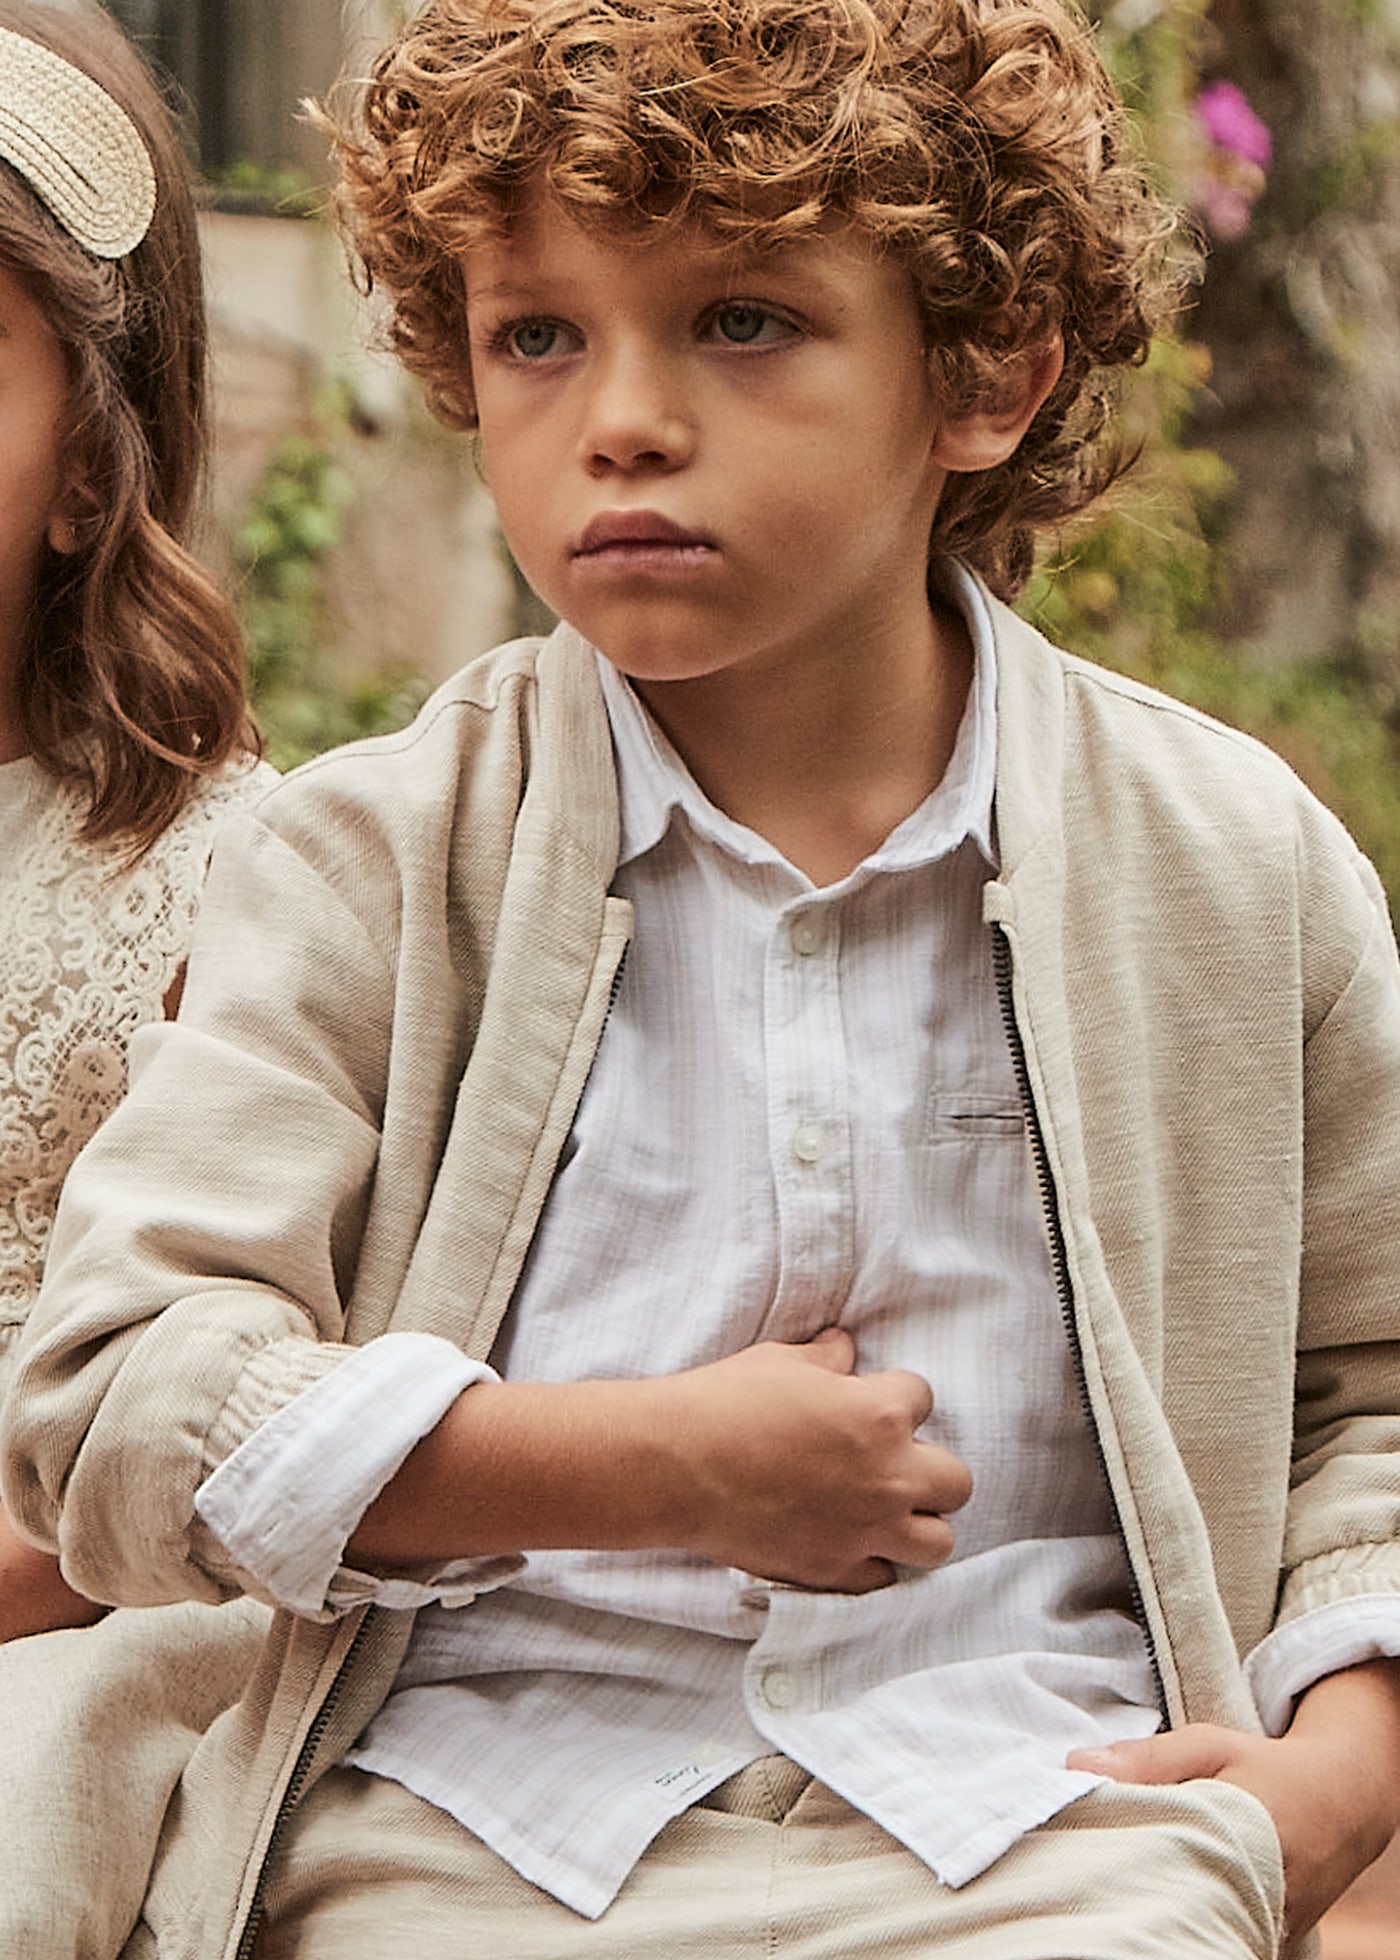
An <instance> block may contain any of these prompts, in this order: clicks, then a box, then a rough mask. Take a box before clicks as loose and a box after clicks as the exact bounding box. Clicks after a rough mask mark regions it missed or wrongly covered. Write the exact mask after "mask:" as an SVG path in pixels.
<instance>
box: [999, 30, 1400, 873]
mask: <svg viewBox="0 0 1400 1960" xmlns="http://www.w3.org/2000/svg"><path fill="white" fill-rule="evenodd" d="M1097 13H1098V15H1099V27H1100V36H1101V42H1102V45H1103V47H1104V50H1105V53H1106V55H1107V57H1108V59H1109V62H1110V65H1111V66H1112V67H1113V69H1114V71H1115V74H1116V76H1117V78H1118V80H1119V82H1120V86H1122V87H1123V89H1124V92H1125V97H1126V99H1127V100H1128V102H1129V103H1130V105H1131V107H1132V110H1133V112H1134V115H1135V119H1136V121H1137V123H1138V126H1139V129H1140V131H1141V135H1142V141H1143V145H1144V147H1145V149H1146V150H1147V152H1148V154H1149V156H1150V157H1151V158H1152V159H1153V160H1154V162H1155V164H1156V166H1157V168H1158V169H1159V170H1160V171H1161V172H1162V173H1163V176H1164V177H1165V179H1166V180H1167V181H1168V182H1173V181H1179V172H1180V170H1181V167H1182V156H1183V150H1182V143H1183V139H1182V128H1183V123H1184V122H1185V121H1186V120H1187V114H1186V112H1187V109H1188V107H1189V103H1190V100H1191V97H1192V93H1193V90H1194V88H1195V83H1196V68H1195V62H1196V56H1197V50H1198V47H1199V36H1200V30H1201V28H1202V25H1203V23H1204V20H1205V16H1206V7H1205V5H1204V4H1202V0H1163V3H1162V4H1156V0H1103V4H1101V5H1100V6H1099V7H1098V9H1097ZM1345 174H1346V173H1340V174H1338V176H1337V177H1336V178H1335V179H1334V180H1333V181H1332V182H1331V183H1330V184H1329V187H1328V189H1329V196H1332V197H1355V198H1356V199H1358V200H1361V199H1364V198H1369V197H1370V195H1371V187H1370V179H1369V177H1368V173H1367V172H1366V171H1365V170H1364V169H1358V170H1357V171H1356V172H1355V181H1354V182H1353V181H1351V179H1350V178H1349V177H1348V178H1347V180H1346V181H1343V177H1344V176H1345ZM1190 324H1191V323H1190V316H1189V314H1188V315H1187V317H1186V320H1185V322H1184V324H1183V330H1182V332H1181V334H1180V335H1178V336H1174V337H1164V338H1163V339H1161V340H1159V342H1158V343H1157V345H1156V347H1155V349H1154V351H1153V354H1152V358H1151V359H1150V360H1149V362H1148V363H1147V365H1146V367H1145V368H1144V369H1143V370H1142V371H1141V373H1139V374H1138V375H1135V376H1134V377H1132V379H1131V381H1130V383H1129V385H1128V388H1127V390H1126V392H1125V397H1124V400H1123V403H1122V414H1123V419H1124V422H1125V424H1126V426H1127V429H1128V431H1129V432H1130V434H1133V435H1135V436H1136V438H1137V439H1138V440H1140V441H1141V442H1142V444H1143V453H1142V456H1141V459H1140V461H1139V463H1138V465H1137V467H1136V469H1135V470H1134V471H1133V472H1132V474H1131V475H1130V476H1129V477H1128V478H1127V479H1126V480H1125V482H1124V483H1122V484H1121V485H1120V486H1119V487H1118V488H1117V489H1116V490H1115V492H1114V493H1113V495H1112V496H1111V498H1110V499H1109V500H1108V501H1107V503H1106V504H1105V506H1104V507H1103V508H1102V510H1101V511H1100V512H1099V513H1098V514H1097V515H1096V516H1095V517H1094V518H1093V519H1092V520H1091V521H1090V522H1089V523H1088V525H1087V526H1086V527H1085V528H1084V529H1083V530H1081V531H1080V532H1078V533H1077V534H1076V535H1075V536H1073V537H1072V538H1068V539H1065V540H1061V541H1060V542H1059V543H1058V545H1057V546H1056V548H1055V549H1053V550H1052V551H1050V552H1049V553H1048V554H1047V555H1046V556H1045V558H1044V560H1043V562H1042V563H1041V565H1040V568H1039V570H1038V572H1037V575H1036V577H1035V579H1034V581H1033V582H1032V584H1031V586H1030V588H1029V590H1028V591H1027V593H1026V595H1025V597H1024V600H1023V602H1022V610H1023V611H1024V612H1026V614H1027V615H1028V616H1029V617H1030V618H1031V619H1033V620H1034V621H1035V623H1036V624H1037V625H1038V626H1040V627H1041V628H1042V630H1043V631H1044V632H1046V633H1047V634H1048V635H1049V636H1050V637H1051V638H1052V639H1054V640H1056V641H1058V642H1059V644H1060V645H1062V646H1067V647H1069V648H1071V649H1072V650H1073V651H1075V652H1076V653H1080V654H1083V655H1084V656H1085V657H1086V658H1088V659H1091V660H1097V661H1100V662H1102V663H1103V664H1104V665H1106V666H1110V667H1114V668H1116V669H1117V670H1118V671H1120V672H1122V673H1126V674H1129V675H1131V676H1133V677H1134V678H1135V679H1138V680H1142V681H1145V682H1147V683H1148V684H1149V685H1151V686H1154V687H1160V688H1162V689H1164V690H1165V691H1166V692H1167V693H1169V694H1172V695H1175V696H1177V697H1178V698H1179V699H1181V700H1184V701H1187V702H1190V703H1191V704H1192V705H1193V706H1195V707H1198V708H1201V709H1202V710H1204V711H1205V712H1206V713H1207V714H1212V715H1215V716H1217V717H1218V718H1219V719H1220V720H1222V721H1226V722H1229V723H1230V724H1231V725H1232V726H1234V727H1237V728H1242V729H1244V730H1245V731H1246V732H1247V733H1249V734H1251V735H1255V736H1257V737H1258V738H1259V739H1260V740H1261V741H1264V742H1267V743H1268V745H1269V746H1270V747H1271V748H1273V749H1276V750H1277V751H1278V752H1279V753H1280V754H1281V755H1282V756H1284V757H1285V759H1286V760H1287V761H1288V762H1289V763H1290V764H1291V765H1292V766H1293V767H1294V768H1295V769H1296V770H1297V771H1298V773H1299V775H1300V776H1302V778H1303V780H1304V781H1305V782H1307V783H1308V784H1309V786H1310V787H1311V788H1312V789H1313V790H1314V791H1315V792H1316V793H1317V795H1319V796H1320V797H1321V798H1322V800H1323V801H1324V802H1325V803H1327V804H1328V806H1329V807H1330V808H1331V809H1333V810H1334V811H1335V812H1336V813H1337V815H1338V816H1339V817H1341V819H1342V821H1343V822H1344V823H1345V824H1346V825H1347V827H1348V828H1349V829H1350V830H1351V832H1352V834H1353V835H1354V836H1355V837H1356V838H1357V840H1358V842H1359V843H1360V844H1361V847H1362V849H1363V850H1365V851H1366V853H1367V855H1368V856H1369V857H1370V858H1371V859H1372V860H1373V862H1374V863H1375V865H1376V868H1377V870H1378V871H1379V873H1380V875H1381V877H1382V879H1383V881H1384V882H1385V885H1386V888H1387V890H1388V891H1389V893H1390V896H1391V906H1392V910H1397V909H1400V743H1397V731H1396V726H1395V719H1394V717H1395V709H1394V703H1393V701H1392V700H1391V699H1390V698H1389V697H1388V696H1383V695H1382V692H1381V690H1380V689H1379V688H1378V686H1377V685H1376V683H1375V681H1374V680H1373V679H1372V678H1371V676H1370V675H1369V674H1368V671H1367V667H1366V662H1365V659H1364V651H1365V650H1364V649H1363V648H1356V649H1354V650H1352V651H1350V652H1343V653H1340V654H1339V653H1337V652H1335V651H1333V652H1331V653H1330V654H1329V655H1328V656H1327V657H1326V658H1323V659H1319V660H1315V661H1307V662H1301V663H1290V664H1278V665H1267V664H1262V663H1261V661H1260V660H1259V659H1254V660H1249V659H1245V658H1244V657H1242V656H1241V655H1240V654H1239V653H1238V652H1236V651H1235V650H1233V649H1232V648H1231V647H1230V646H1229V645H1228V644H1227V643H1226V642H1225V641H1224V639H1223V638H1222V637H1221V635H1220V634H1219V633H1218V632H1217V631H1216V630H1215V622H1216V620H1217V619H1218V617H1219V614H1220V610H1221V605H1222V601H1223V599H1224V597H1225V595H1226V593H1227V591H1228V588H1229V581H1230V577H1231V561H1230V508H1231V495H1232V489H1233V479H1232V476H1231V473H1230V471H1229V469H1228V468H1227V466H1226V465H1225V464H1224V463H1223V462H1222V461H1221V459H1220V458H1219V457H1218V456H1217V455H1215V454H1214V452H1213V451H1211V450H1210V449H1208V448H1205V447H1203V446H1201V445H1200V443H1199V442H1198V441H1197V440H1195V439H1194V437H1193V416H1192V410H1193V405H1194V403H1195V400H1196V398H1197V395H1198V392H1199V391H1200V390H1201V389H1203V388H1206V387H1208V386H1209V380H1210V360H1209V355H1208V353H1207V352H1206V350H1205V349H1204V348H1202V347H1200V346H1197V345H1195V344H1193V343H1192V341H1191V340H1190V338H1189V334H1190Z"/></svg>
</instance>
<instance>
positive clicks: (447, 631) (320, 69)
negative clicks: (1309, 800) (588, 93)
mask: <svg viewBox="0 0 1400 1960" xmlns="http://www.w3.org/2000/svg"><path fill="white" fill-rule="evenodd" d="M109 4H111V5H112V7H113V10H114V11H115V12H116V13H117V14H118V15H119V16H120V18H121V19H122V21H123V22H124V23H125V25H126V26H127V27H128V29H129V30H130V31H131V32H132V33H133V34H134V35H135V37H136V38H137V39H138V41H140V42H141V44H142V45H143V46H144V47H145V48H146V50H147V52H148V53H149V54H150V55H151V56H152V57H153V59H154V60H155V61H156V63H157V65H158V66H159V67H160V68H161V69H162V71H163V72H164V73H165V75H166V76H167V77H168V78H169V80H170V85H171V89H172V92H173V93H174V94H175V96H176V97H177V99H178V100H179V102H180V103H181V105H182V106H183V108H184V110H185V113H186V119H187V122H188V126H189V128H190V132H191V143H192V146H193V148H194V150H195V153H196V156H197V158H198V161H199V164H200V168H201V171H202V174H203V176H204V179H205V182H206V184H207V187H208V189H207V211H206V216H205V237H206V243H207V248H208V256H209V268H210V285H211V296H212V303H213V313H214V322H215V340H216V382H217V408H218V415H217V470H216V478H215V495H214V504H213V511H212V522H211V535H210V552H211V555H212V556H214V557H215V558H216V559H217V560H218V561H219V562H220V563H221V564H222V566H223V567H224V568H225V569H226V570H227V571H228V572H229V573H230V574H231V576H232V577H233V578H234V580H235V582H236V584H237V587H238V589H239V592H240V594H241V598H242V604H243V612H244V617H245V621H246V624H247V628H248V633H249V638H250V644H251V647H252V654H253V661H254V671H255V676H256V682H257V688H258V695H259V705H260V709H261V713H262V718H263V721H264V724H265V726H266V729H267V732H268V737H269V741H270V745H271V749H272V753H273V756H274V759H275V760H277V761H279V762H280V763H282V764H283V765H286V764H288V763H290V762H292V761H295V760H297V759H299V758H300V757H302V756H304V755H307V754H310V753H312V752H314V751H315V750H316V749H317V748H320V747H324V746H325V745H326V744H327V743H329V742H332V741H338V740H342V739H345V738H346V737H348V736H351V735H354V734H356V733H360V732H367V731H369V730H372V729H375V728H379V727H382V726H386V725H390V724H392V723H394V722H396V721H399V720H402V719H403V718H405V717H406V715H407V714H408V713H409V712H411V710H412V708H413V706H414V704H415V702H416V701H417V700H418V699H419V698H421V695H422V693H423V691H424V690H425V688H426V687H428V686H430V685H431V684H432V683H433V682H435V681H436V680H437V679H439V678H441V677H442V676H444V675H445V674H447V673H449V672H451V671H452V670H453V669H454V668H455V667H457V666H458V665H460V664H461V662H462V661H463V660H465V659H467V658H468V657H470V656H471V655H472V654H473V653H475V652H477V651H479V650H480V649H482V648H484V647H486V646H489V645H491V644H493V643H494V642H495V641H497V640H498V639H501V638H503V637H507V636H508V635H509V634H511V633H513V632H516V631H520V630H528V629H530V628H532V627H534V626H536V625H538V624H539V623H540V620H539V612H538V608H537V606H536V604H535V602H534V601H533V600H532V598H531V597H530V595H529V593H528V592H527V591H526V590H525V589H524V588H523V587H522V585H521V583H520V581H519V579H518V578H517V576H516V574H515V572H514V570H513V568H512V566H511V564H510V560H509V557H508V555H507V553H506V552H505V550H504V547H503V546H502V545H501V544H500V543H499V541H498V539H497V536H496V532H495V528H494V524H493V520H492V514H491V508H490V501H489V498H488V497H487V496H486V493H485V491H484V489H483V488H482V486H481V483H480V481H479V480H478V477H477V475H476V472H475V468H474V465H473V458H472V454H471V448H470V444H469V443H467V442H465V441H463V440H462V439H460V438H453V437H448V436H446V435H444V434H443V433H442V432H441V431H439V430H438V429H437V428H436V426H435V425H434V424H433V423H432V422H431V421H430V419H429V418H428V417H427V415H426V414H425V412H424V411H423V409H422V407H421V405H420V403H419V402H418V400H417V398H416V395H415V393H414V391H413V389H412V388H411V387H410V386H409V385H408V384H407V383H405V382H404V381H403V380H402V379H401V378H400V376H399V375H398V373H397V372H396V370H395V369H394V367H393V365H392V363H390V362H389V361H388V360H387V359H386V358H385V357H384V356H382V355H377V354H375V353H373V352H370V351H368V349H369V345H370V343H371V341H372V338H373V332H372V329H373V322H372V321H371V320H368V319H366V318H365V317H363V316H362V314H361V312H360V310H359V308H358V306H357V304H356V302H355V299H354V295H353V293H352V291H351V289H350V286H349V283H348V281H347V279H346V277H345V271H344V264H343V259H342V255H341V251H340V248H339V246H338V244H337V243H336V241H335V239H334V237H333V236H332V234H331V231H330V229H329V226H328V225H327V223H326V221H325V216H324V208H325V181H326V175H327V172H326V164H325V157H324V152H323V148H322V145H321V143H320V141H319V139H318V138H317V137H316V135H315V133H314V131H313V130H311V129H310V128H309V127H308V126H307V124H306V122H305V121H304V119H303V118H302V117H301V115H300V112H299V103H300V101H301V100H302V98H304V97H306V96H308V95H311V96H317V95H321V94H323V93H324V92H325V91H326V90H327V89H329V88H330V87H332V86H333V85H334V82H335V80H336V78H337V76H338V75H340V74H342V73H346V72H348V73H351V74H353V73H354V72H355V70H356V68H357V66H358V65H362V64H363V63H364V62H365V61H366V59H367V58H368V53H369V51H370V50H372V49H373V47H374V46H375V45H376V44H377V42H378V40H379V38H380V37H381V35H382V33H383V32H384V30H385V29H386V27H388V26H389V25H390V23H391V21H392V18H393V16H394V14H395V12H396V11H402V7H403V4H404V0H109ZM1091 10H1092V11H1093V12H1094V14H1095V18H1096V21H1097V24H1098V31H1099V34H1100V37H1101V41H1102V45H1103V48H1104V51H1105V53H1106V55H1107V57H1108V60H1109V63H1110V65H1111V66H1112V68H1113V70H1114V72H1115V74H1116V75H1117V77H1118V79H1119V81H1120V83H1121V84H1122V87H1123V89H1124V91H1125V94H1126V96H1127V99H1128V101H1129V103H1130V105H1131V108H1132V111H1133V115H1134V119H1135V122H1136V124H1137V127H1138V130H1139V132H1140V140H1141V142H1142V145H1143V147H1144V149H1145V150H1146V152H1147V154H1148V156H1149V157H1150V158H1151V160H1152V164H1153V166H1154V168H1155V169H1156V170H1157V171H1158V172H1159V173H1160V174H1161V176H1162V178H1163V180H1164V181H1165V183H1166V184H1167V185H1168V187H1169V188H1170V189H1172V190H1173V191H1174V192H1175V194H1176V195H1177V196H1178V197H1179V198H1180V199H1181V200H1182V202H1183V203H1184V204H1185V205H1186V206H1187V207H1188V209H1189V211H1190V213H1191V215H1192V218H1193V220H1194V222H1195V224H1196V226H1197V228H1198V231H1199V233H1200V236H1201V238H1202V240H1203V241H1204V243H1205V245H1206V246H1207V247H1208V251H1207V255H1206V258H1205V262H1204V265H1205V269H1204V273H1203V276H1202V277H1201V279H1200V281H1199V283H1198V285H1197V286H1196V287H1195V289H1194V300H1193V304H1192V306H1191V308H1190V310H1189V311H1188V313H1187V315H1186V317H1185V318H1184V320H1183V321H1182V323H1181V325H1180V328H1179V330H1178V332H1177V333H1176V335H1175V336H1174V337H1172V338H1170V339H1166V340H1163V341H1162V342H1161V343H1160V344H1159V346H1158V348H1157V350H1156V353H1155V356H1154V358H1153V360H1152V362H1151V364H1150V366H1149V367H1148V369H1147V370H1146V372H1144V373H1143V374H1141V375H1138V376H1136V377H1135V378H1134V381H1133V384H1132V386H1131V387H1130V389H1129V391H1128V398H1127V400H1126V402H1125V413H1126V415H1127V418H1128V420H1129V423H1130V424H1131V425H1132V426H1134V427H1135V428H1136V429H1137V430H1138V431H1139V432H1140V433H1141V434H1142V437H1143V440H1144V443H1145V451H1144V455H1143V458H1142V461H1141V463H1140V465H1139V467H1138V469H1137V470H1136V472H1135V473H1134V475H1133V476H1132V477H1131V478H1130V480H1129V484H1128V486H1127V487H1126V488H1125V489H1124V490H1122V491H1120V492H1119V493H1118V495H1117V498H1116V501H1115V502H1114V504H1113V506H1112V508H1111V510H1110V511H1109V512H1108V513H1107V514H1105V515H1103V516H1101V517H1100V518H1099V519H1098V520H1097V521H1096V522H1095V523H1094V524H1093V525H1092V526H1090V527H1089V528H1088V529H1087V530H1082V531H1079V532H1077V533H1076V534H1074V535H1073V536H1070V537H1066V538H1064V539H1062V540H1060V541H1059V546H1058V549H1056V550H1055V551H1054V552H1053V553H1052V554H1051V555H1050V556H1049V557H1047V559H1046V561H1045V563H1044V566H1043V568H1042V571H1041V574H1040V576H1039V577H1038V578H1037V580H1036V582H1035V584H1034V586H1033V588H1032V590H1031V592H1030V593H1029V594H1028V595H1027V600H1026V608H1027V610H1028V611H1030V612H1031V613H1032V615H1033V616H1034V617H1035V618H1036V619H1037V621H1038V622H1039V623H1040V624H1042V625H1044V626H1045V627H1046V628H1047V629H1048V630H1049V631H1050V632H1051V633H1052V634H1053V635H1054V636H1055V637H1057V638H1059V639H1060V640H1061V641H1062V642H1063V643H1065V644H1067V645H1069V646H1071V647H1073V648H1075V649H1076V650H1078V651H1080V652H1084V653H1086V654H1089V655H1090V656H1092V657H1095V658H1099V659H1102V660H1104V661H1107V662H1109V663H1111V664H1113V665H1116V666H1120V667H1123V668H1125V669H1128V670H1129V671H1131V672H1133V673H1135V674H1138V675H1140V676H1142V677H1144V678H1146V679H1149V680H1151V681H1154V682H1156V683H1158V684H1160V685H1161V686H1164V687H1166V688H1167V689H1169V690H1170V691H1172V692H1175V693H1178V694H1181V695H1183V696H1185V697H1187V698H1189V699H1190V700H1192V701H1194V702H1196V703H1198V704H1199V705H1201V706H1203V707H1205V708H1207V709H1209V710H1210V711H1212V712H1214V713H1216V714H1219V715H1221V716H1222V717H1223V718H1225V719H1226V720H1230V721H1233V722H1237V723H1239V724H1241V725H1242V726H1244V727H1246V728H1249V729H1250V730H1252V731H1253V732H1255V733H1257V734H1259V735H1261V736H1262V737H1263V738H1264V739H1265V740H1266V741H1268V742H1270V743H1271V744H1273V745H1274V746H1275V747H1277V748H1279V749H1281V750H1282V751H1283V752H1284V753H1285V754H1286V755H1287V756H1288V758H1289V760H1290V761H1291V762H1292V763H1293V764H1294V766H1295V767H1296V768H1298V769H1299V771H1300V772H1301V773H1302V774H1303V775H1304V776H1305V777H1306V778H1307V779H1308V780H1309V781H1310V782H1311V783H1312V784H1313V786H1314V787H1315V788H1316V789H1317V790H1318V791H1319V792H1320V794H1321V795H1322V796H1323V797H1324V798H1325V799H1326V800H1327V801H1328V802H1329V803H1330V804H1331V805H1332V806H1333V807H1334V808H1335V809H1336V810H1337V811H1338V812H1339V814H1340V815H1341V816H1342V817H1343V818H1344V819H1345V820H1346V822H1347V823H1348V824H1349V825H1350V826H1351V828H1352V829H1353V831H1354V832H1355V833H1356V834H1357V835H1358V836H1359V837H1360V839H1361V840H1362V842H1363V844H1364V846H1365V847H1366V849H1367V850H1368V851H1369V852H1370V853H1371V855H1372V856H1373V858H1374V859H1375V861H1376V863H1377V865H1378V867H1379V869H1380V871H1381V874H1382V876H1383V877H1384V879H1385V880H1386V883H1387V886H1388V888H1389V890H1390V891H1391V893H1392V895H1393V896H1394V895H1397V894H1400V749H1398V748H1397V743H1398V742H1400V223H1398V222H1397V221H1400V0H1097V4H1096V5H1095V6H1094V7H1093V8H1092V9H1091Z"/></svg>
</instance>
